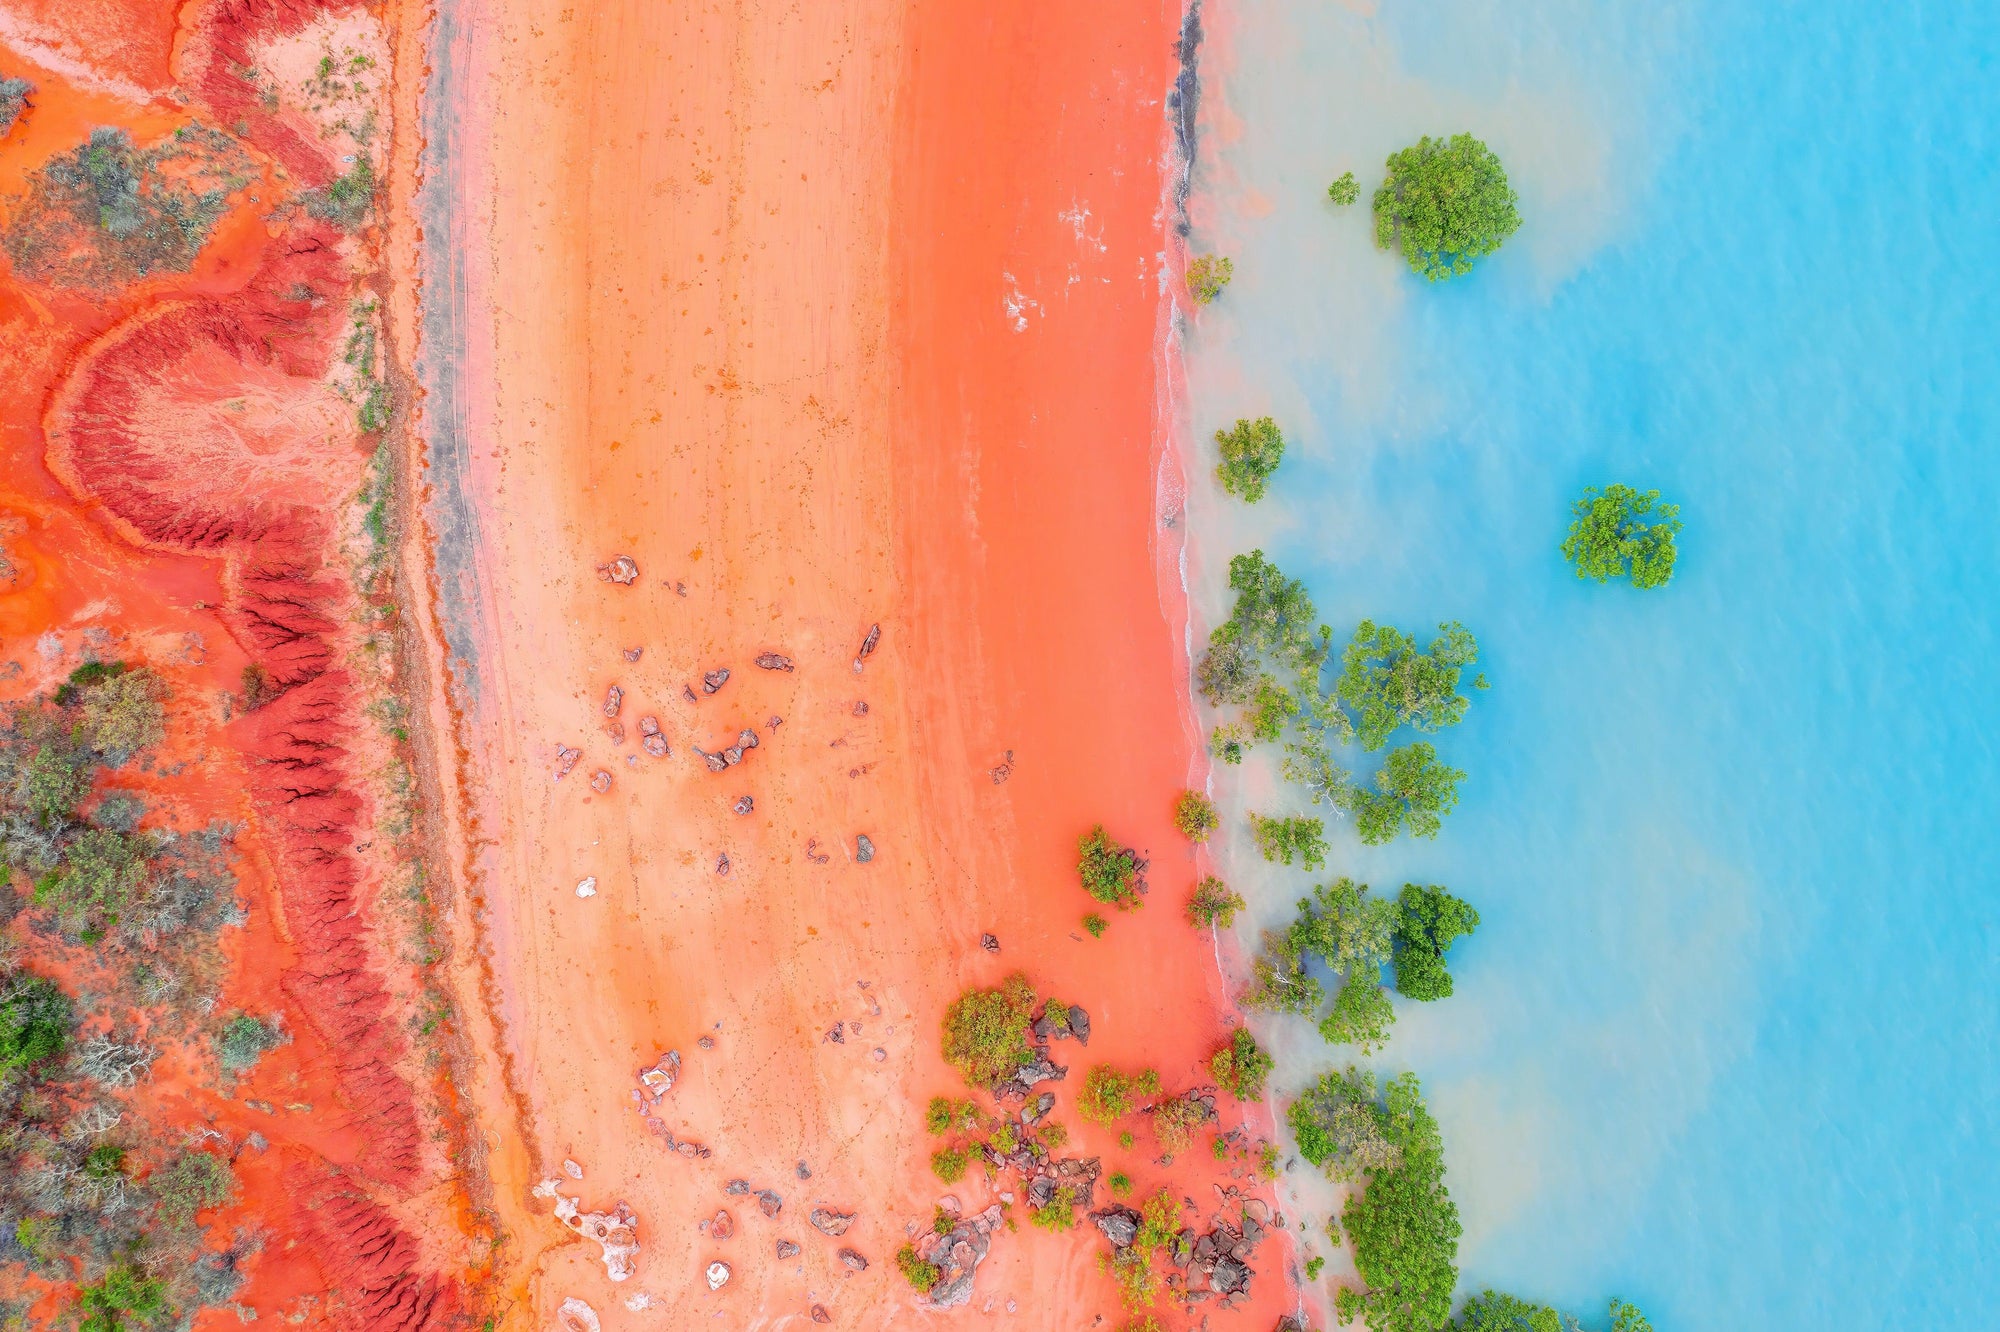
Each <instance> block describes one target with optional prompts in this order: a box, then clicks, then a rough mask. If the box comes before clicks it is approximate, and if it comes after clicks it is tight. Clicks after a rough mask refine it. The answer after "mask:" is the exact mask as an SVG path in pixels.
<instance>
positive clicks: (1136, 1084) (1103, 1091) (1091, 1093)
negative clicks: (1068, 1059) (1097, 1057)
mask: <svg viewBox="0 0 2000 1332" xmlns="http://www.w3.org/2000/svg"><path fill="white" fill-rule="evenodd" d="M1159 1090H1160V1075H1159V1074H1157V1073H1155V1072H1154V1071H1153V1070H1152V1069H1150V1068H1148V1069H1142V1070H1141V1071H1139V1072H1138V1073H1134V1074H1125V1073H1120V1072H1119V1071H1118V1070H1117V1069H1115V1068H1113V1067H1111V1066H1110V1065H1109V1064H1099V1065H1097V1066H1096V1067H1094V1068H1092V1069H1091V1070H1090V1072H1089V1073H1088V1074H1087V1075H1085V1077H1084V1079H1083V1090H1082V1091H1080V1092H1079V1093H1078V1094H1077V1098H1076V1112H1077V1113H1078V1114H1080V1115H1082V1116H1083V1117H1084V1118H1085V1119H1087V1120H1089V1121H1090V1122H1091V1123H1093V1124H1111V1123H1115V1122H1116V1121H1118V1120H1120V1119H1123V1118H1124V1117H1125V1116H1126V1115H1129V1114H1131V1113H1132V1111H1133V1110H1134V1109H1135V1108H1136V1107H1137V1105H1138V1100H1139V1098H1140V1097H1142V1096H1152V1095H1155V1094H1157V1093H1158V1092H1159Z"/></svg>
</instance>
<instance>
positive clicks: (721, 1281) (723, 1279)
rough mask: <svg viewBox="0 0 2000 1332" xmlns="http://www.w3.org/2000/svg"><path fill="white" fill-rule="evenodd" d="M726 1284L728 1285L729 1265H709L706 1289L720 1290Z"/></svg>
mask: <svg viewBox="0 0 2000 1332" xmlns="http://www.w3.org/2000/svg"><path fill="white" fill-rule="evenodd" d="M728 1284H729V1264H728V1263H710V1264H709V1265H708V1288H709V1289H710V1290H721V1289H722V1288H723V1287H724V1286H726V1285H728Z"/></svg>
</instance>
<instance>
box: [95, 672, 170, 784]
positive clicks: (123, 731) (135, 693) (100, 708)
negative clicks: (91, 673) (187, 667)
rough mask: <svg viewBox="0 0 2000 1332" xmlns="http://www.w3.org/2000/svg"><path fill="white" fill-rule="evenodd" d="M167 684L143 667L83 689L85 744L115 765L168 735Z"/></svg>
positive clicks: (109, 677) (118, 674) (111, 765)
mask: <svg viewBox="0 0 2000 1332" xmlns="http://www.w3.org/2000/svg"><path fill="white" fill-rule="evenodd" d="M166 696H167V690H166V686H165V685H164V684H163V683H162V682H161V680H160V677H159V676H157V675H155V674H153V673H152V672H151V671H149V670H146V669H144V668H143V667H142V668H140V669H138V670H131V671H120V672H119V673H117V674H116V675H111V676H107V677H105V678H103V679H101V680H98V681H96V682H94V683H92V684H90V685H89V686H87V687H86V688H84V689H83V691H82V694H81V697H80V698H79V699H78V702H77V708H78V712H79V714H80V719H81V726H80V733H81V737H82V739H83V741H84V743H85V744H87V745H88V746H89V747H90V748H91V749H92V750H93V751H94V752H96V753H97V754H98V755H100V756H101V757H102V758H103V759H104V761H105V763H106V764H107V765H108V766H110V767H113V768H116V767H118V766H120V765H121V764H123V763H124V762H125V761H126V760H127V759H129V758H131V757H132V756H133V755H134V754H136V753H138V752H139V751H140V750H142V749H149V748H151V747H152V746H154V745H157V744H158V743H160V741H161V740H162V739H163V738H164V737H165V736H166V706H165V700H166Z"/></svg>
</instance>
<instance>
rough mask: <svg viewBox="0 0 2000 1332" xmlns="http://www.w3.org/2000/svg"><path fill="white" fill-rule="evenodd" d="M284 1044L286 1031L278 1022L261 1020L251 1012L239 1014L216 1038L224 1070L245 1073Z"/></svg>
mask: <svg viewBox="0 0 2000 1332" xmlns="http://www.w3.org/2000/svg"><path fill="white" fill-rule="evenodd" d="M284 1043H285V1033H284V1031H283V1030H282V1029H281V1028H280V1027H279V1026H278V1024H277V1023H276V1022H261V1021H259V1020H258V1019H256V1018H254V1017H251V1016H250V1015H249V1014H248V1013H238V1014H237V1015H236V1016H235V1017H233V1018H231V1019H230V1020H229V1021H228V1022H227V1023H225V1024H224V1025H223V1028H222V1032H221V1034H220V1035H219V1036H217V1037H216V1040H215V1054H216V1059H217V1061H218V1062H219V1063H220V1064H221V1065H222V1071H223V1072H225V1073H244V1072H248V1071H249V1070H250V1069H252V1068H255V1067H256V1065H257V1061H258V1060H260V1059H262V1058H263V1057H264V1056H265V1054H267V1053H268V1052H270V1051H272V1050H275V1049H277V1048H278V1047H279V1046H281V1045H283V1044H284Z"/></svg>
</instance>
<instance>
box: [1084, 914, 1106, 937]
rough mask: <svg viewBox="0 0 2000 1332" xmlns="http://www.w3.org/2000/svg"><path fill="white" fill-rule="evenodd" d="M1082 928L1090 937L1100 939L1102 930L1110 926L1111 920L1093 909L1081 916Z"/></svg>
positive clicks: (1102, 935)
mask: <svg viewBox="0 0 2000 1332" xmlns="http://www.w3.org/2000/svg"><path fill="white" fill-rule="evenodd" d="M1083 928H1084V929H1085V930H1087V931H1088V932H1089V933H1090V937H1091V938H1093V939H1102V938H1103V937H1104V932H1105V931H1106V930H1108V929H1110V928H1111V922H1110V921H1108V920H1106V919H1105V918H1104V917H1102V916H1100V915H1098V914H1097V913H1096V912H1094V911H1093V912H1091V913H1090V914H1089V915H1087V916H1085V917H1084V918H1083Z"/></svg>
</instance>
